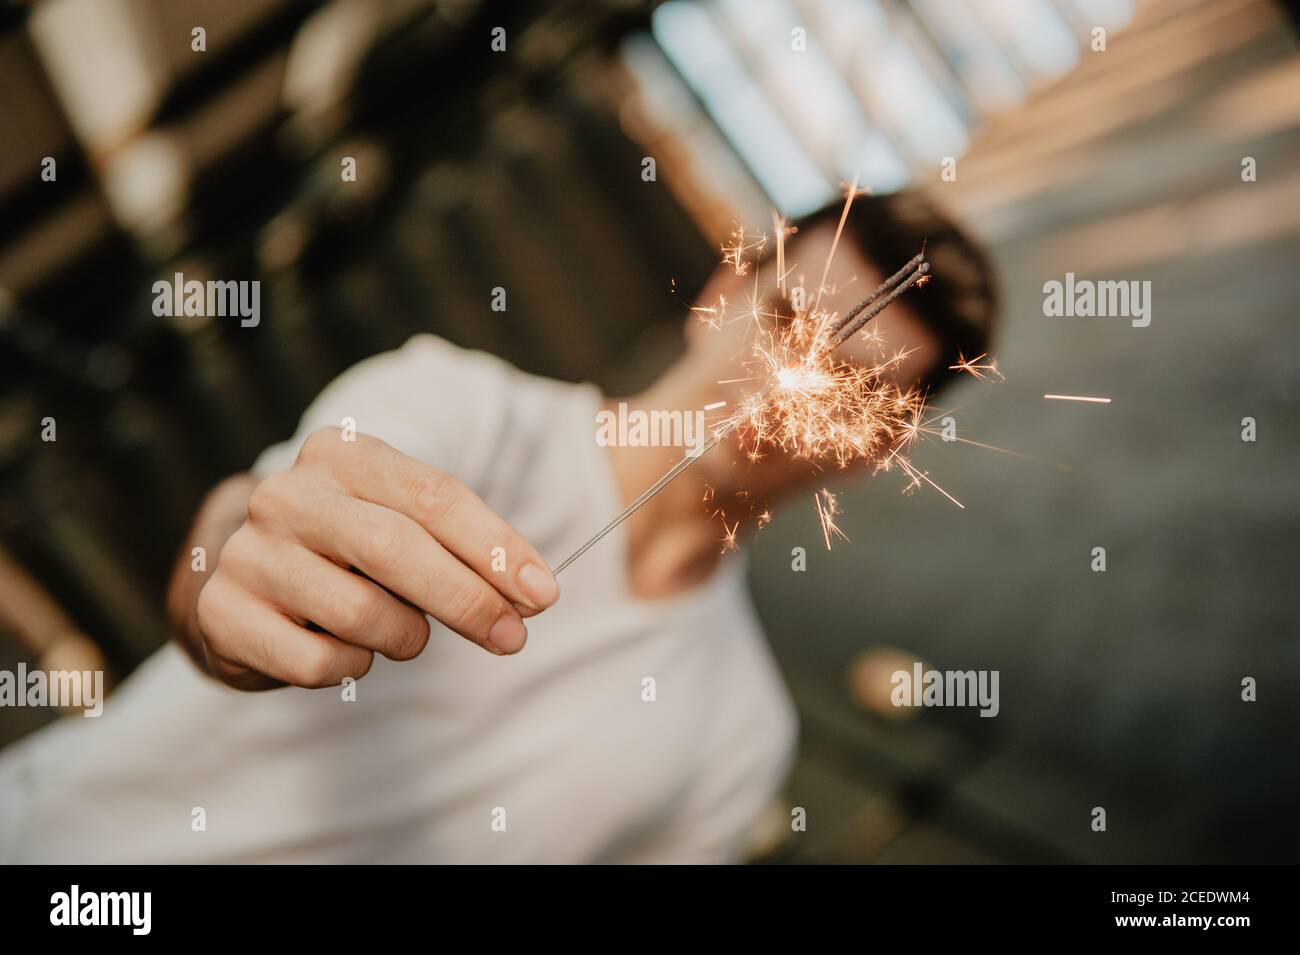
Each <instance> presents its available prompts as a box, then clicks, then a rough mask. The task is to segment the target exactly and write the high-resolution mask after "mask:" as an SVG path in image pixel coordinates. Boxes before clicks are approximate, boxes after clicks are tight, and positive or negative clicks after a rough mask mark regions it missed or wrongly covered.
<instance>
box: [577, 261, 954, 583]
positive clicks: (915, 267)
mask: <svg viewBox="0 0 1300 955" xmlns="http://www.w3.org/2000/svg"><path fill="white" fill-rule="evenodd" d="M929 271H930V263H929V262H926V261H925V253H924V252H920V253H918V254H917V255H916V256H914V257H913V258H912V259H911V260H910V261H909V262H908V263H907V264H906V265H904V266H903V267H902V268H901V269H899V270H898V271H897V272H895V273H894V274H893V275H891V276H890V277H889V278H887V279H885V281H883V282H881V283H880V285H879V286H877V287H876V289H875V290H874V291H872V293H871V294H870V295H868V296H867V297H866V298H864V299H863V300H862V301H861V302H859V303H858V304H857V305H855V306H853V308H852V309H850V310H849V311H848V312H847V313H846V314H845V316H844V317H843V318H841V319H840V320H839V321H838V322H837V323H836V324H835V326H834V328H832V329H831V336H830V339H829V344H828V345H827V347H826V349H825V351H826V352H831V351H834V350H835V349H837V348H839V347H840V346H841V345H843V344H844V343H845V342H847V341H848V340H849V339H850V338H852V337H853V336H854V335H855V334H856V333H857V332H858V331H859V330H860V329H862V328H863V326H865V325H866V324H867V322H869V321H871V320H872V319H873V318H875V317H876V316H877V315H879V314H880V313H881V312H883V311H884V310H885V309H886V308H888V307H889V306H890V305H892V304H893V303H894V302H895V301H897V299H898V297H899V296H900V295H902V294H903V293H904V292H906V291H907V290H908V289H910V288H911V287H912V286H914V285H916V284H917V283H919V282H922V281H923V280H924V279H925V277H926V275H928V274H929ZM771 387H772V386H771V384H770V383H769V384H767V385H765V386H764V387H763V389H762V390H761V391H759V392H758V393H757V394H756V395H754V397H753V399H752V400H753V401H754V402H756V403H758V404H761V403H762V402H763V400H764V398H765V397H766V395H767V393H768V392H769V391H770V390H771ZM742 420H743V418H742V417H741V416H739V415H737V416H735V417H733V418H731V419H730V420H729V421H727V422H726V423H725V424H724V425H722V427H720V428H719V429H718V430H716V431H714V432H713V436H712V437H711V438H709V440H708V441H706V442H705V443H704V444H702V445H700V446H699V447H698V448H696V449H695V450H693V451H691V452H690V453H689V454H687V455H686V456H685V457H684V458H682V459H681V460H680V461H678V462H677V463H676V464H674V465H673V466H672V467H670V468H669V469H668V470H667V471H665V472H664V473H663V474H662V475H661V476H660V477H659V479H658V480H657V481H655V482H654V483H653V484H651V485H650V486H649V487H648V488H646V489H645V490H644V491H642V492H641V494H640V495H639V496H638V497H637V499H636V500H634V501H633V502H632V503H631V504H629V505H628V506H627V507H625V508H623V510H622V511H621V512H620V513H619V515H618V516H617V517H615V518H614V519H613V520H611V521H610V522H609V523H608V524H606V525H605V526H604V527H602V528H601V529H600V530H599V531H597V532H596V533H595V534H594V535H592V537H591V538H589V539H588V540H587V542H586V543H584V544H583V545H582V546H581V547H579V548H578V549H577V550H575V551H574V552H573V553H572V554H570V555H569V556H568V557H566V558H565V559H564V560H562V561H561V562H560V563H559V565H558V566H557V567H556V568H555V570H554V574H555V576H557V577H558V576H559V575H560V573H561V572H562V571H563V570H564V569H565V568H566V567H568V566H569V565H570V564H572V563H573V562H574V561H576V560H577V559H578V558H579V557H581V556H582V555H583V554H585V553H586V552H587V551H589V550H591V548H593V547H595V546H596V545H597V544H598V543H600V542H601V540H603V539H604V538H605V537H606V535H608V534H609V533H611V532H612V531H613V530H614V529H615V528H617V527H618V526H619V525H620V524H622V523H623V522H624V521H626V520H627V519H628V518H629V517H631V516H632V515H633V514H635V513H636V512H637V511H638V510H640V509H641V508H642V507H643V506H644V505H645V504H646V503H647V502H649V501H650V499H651V498H653V497H654V496H655V495H656V494H658V493H659V492H660V491H662V490H663V489H664V488H665V487H667V486H668V485H669V484H670V483H672V481H673V480H674V479H675V478H676V477H677V476H678V475H679V474H681V473H682V472H683V471H685V470H686V469H687V468H689V467H690V466H691V465H692V464H694V463H695V462H696V461H698V460H699V459H700V458H702V457H704V455H706V454H708V453H709V452H710V451H712V450H713V449H714V448H715V447H717V446H718V445H719V444H721V443H722V442H723V441H724V440H726V438H727V436H728V435H730V434H731V433H732V432H733V431H735V430H736V429H737V428H738V427H740V424H741V421H742ZM837 530H838V529H837Z"/></svg>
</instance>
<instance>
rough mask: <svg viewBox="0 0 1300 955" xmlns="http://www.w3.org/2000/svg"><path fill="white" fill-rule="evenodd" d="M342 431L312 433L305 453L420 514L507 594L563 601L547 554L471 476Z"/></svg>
mask: <svg viewBox="0 0 1300 955" xmlns="http://www.w3.org/2000/svg"><path fill="white" fill-rule="evenodd" d="M318 436H319V437H318ZM341 436H342V431H340V430H339V429H337V428H331V429H326V430H324V431H320V432H316V433H315V434H313V435H311V436H310V437H308V439H307V442H306V443H305V444H304V445H303V449H302V457H303V460H304V461H308V462H310V461H311V460H313V459H314V458H315V457H317V456H320V457H321V458H322V459H324V460H325V461H327V462H328V464H329V466H330V471H331V473H332V474H333V475H334V477H335V479H336V480H338V481H339V482H340V483H341V484H342V485H343V487H344V489H345V490H347V491H348V492H350V493H351V494H353V495H354V496H356V497H358V498H361V499H362V500H365V501H369V502H370V503H372V504H378V505H380V506H381V507H387V508H389V509H390V510H394V511H397V512H398V513H401V514H405V515H406V516H407V517H409V518H411V519H412V520H414V521H415V522H416V523H417V524H419V525H420V526H421V527H423V528H424V529H425V530H426V531H427V532H428V533H430V534H431V535H433V537H434V538H435V539H436V540H437V541H438V543H440V544H442V546H443V547H445V548H446V549H447V550H448V551H450V552H451V553H452V554H455V555H456V557H457V558H458V559H459V560H460V561H461V562H462V563H464V564H465V565H466V566H468V567H469V568H470V569H472V570H473V571H475V572H476V573H477V574H478V575H479V576H480V577H482V578H483V579H484V580H485V581H487V582H488V583H489V584H491V585H492V586H494V587H495V588H496V589H497V590H498V591H499V592H500V593H501V595H502V596H504V597H506V598H507V599H509V600H511V601H513V602H515V603H518V604H521V605H523V606H524V607H527V608H528V609H530V610H535V611H540V610H544V609H546V608H547V607H549V606H551V604H553V603H555V601H556V599H557V598H558V597H559V595H560V588H559V586H558V585H557V584H556V582H555V576H554V575H553V574H552V573H551V571H550V568H549V567H547V565H546V561H544V560H543V559H542V557H541V555H540V554H538V553H537V551H536V549H534V547H533V546H532V545H531V544H529V543H528V541H526V540H525V539H524V537H523V535H521V534H520V533H519V532H518V531H517V530H515V529H514V528H513V527H511V526H510V525H509V524H508V523H507V522H506V521H505V520H504V519H503V518H502V517H501V516H500V515H498V514H497V513H496V512H495V511H493V510H492V508H490V507H488V506H487V504H485V503H484V502H483V500H482V499H481V498H480V497H479V496H478V495H477V494H475V493H474V492H473V491H472V490H470V488H468V487H467V486H466V485H465V484H463V483H462V482H460V481H458V480H456V478H454V477H452V476H451V475H449V474H446V473H444V472H442V471H439V470H438V469H437V468H433V467H430V466H429V465H427V464H424V463H422V462H420V461H417V460H415V459H414V458H411V457H408V456H407V455H405V454H403V453H402V452H400V451H398V450H397V449H396V448H394V447H392V446H391V445H389V444H387V443H385V442H383V441H381V440H379V439H378V438H374V437H370V436H369V435H364V434H357V435H356V436H355V437H356V440H354V441H344V440H342V437H341Z"/></svg>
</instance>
